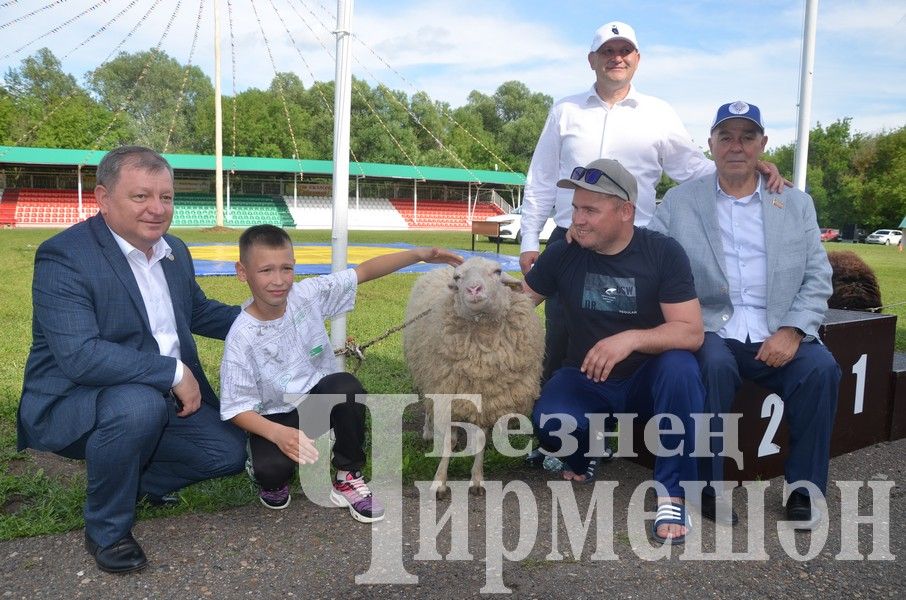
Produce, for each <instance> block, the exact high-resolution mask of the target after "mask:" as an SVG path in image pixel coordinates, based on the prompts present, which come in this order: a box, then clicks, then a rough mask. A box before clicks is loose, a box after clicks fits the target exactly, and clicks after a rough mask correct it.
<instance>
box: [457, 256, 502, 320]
mask: <svg viewBox="0 0 906 600" xmlns="http://www.w3.org/2000/svg"><path fill="white" fill-rule="evenodd" d="M513 283H518V280H516V279H515V278H513V277H511V276H510V275H508V274H507V273H505V272H503V269H501V267H500V264H499V263H497V262H495V261H493V260H489V259H487V258H481V257H473V258H470V259H469V260H467V261H465V262H464V263H462V264H461V265H459V266H458V267H456V268H455V269H454V270H453V278H452V280H451V281H450V283H449V284H448V286H449V288H450V290H451V291H452V292H453V308H454V310H455V311H456V314H457V315H458V316H460V317H462V318H464V319H480V318H481V317H482V316H484V315H491V316H496V315H499V314H502V313H503V312H505V311H506V310H507V309H508V308H509V304H510V292H509V290H508V289H506V286H507V285H508V284H513Z"/></svg>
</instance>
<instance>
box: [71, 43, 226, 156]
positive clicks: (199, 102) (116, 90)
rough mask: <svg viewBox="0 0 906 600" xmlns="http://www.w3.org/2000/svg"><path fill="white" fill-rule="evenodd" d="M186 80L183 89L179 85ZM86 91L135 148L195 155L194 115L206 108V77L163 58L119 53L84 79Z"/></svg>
mask: <svg viewBox="0 0 906 600" xmlns="http://www.w3.org/2000/svg"><path fill="white" fill-rule="evenodd" d="M184 78H185V83H183V80H184ZM86 80H87V85H88V88H89V90H90V91H91V92H93V93H94V94H95V95H96V97H97V98H98V100H99V101H100V102H101V104H102V105H103V106H105V107H106V108H107V109H108V110H110V111H113V112H114V113H116V114H117V115H118V119H123V120H124V121H125V122H126V123H127V124H128V125H129V126H131V127H132V128H133V129H134V130H135V139H134V141H135V142H136V143H140V144H144V145H147V146H150V147H152V148H157V149H163V148H164V147H165V145H166V144H167V140H168V139H169V146H168V150H169V151H170V152H191V151H197V150H198V147H197V145H196V142H195V140H196V130H195V129H196V126H197V123H198V120H197V118H196V113H197V111H198V110H199V107H200V106H203V105H205V104H211V103H212V102H213V98H214V88H213V86H212V85H211V81H210V80H209V79H208V77H207V75H205V74H204V72H203V71H202V70H201V69H200V68H198V67H197V66H192V67H189V68H186V66H184V65H181V64H180V63H179V62H178V61H176V60H175V59H173V58H171V57H169V56H168V55H167V54H166V53H165V52H161V51H159V50H150V51H146V52H136V53H134V54H128V53H125V52H123V53H120V54H119V55H118V56H117V57H116V58H114V59H113V60H111V61H109V62H107V63H104V64H103V65H101V66H100V67H98V68H96V69H95V70H93V71H91V72H90V73H88V75H87V77H86Z"/></svg>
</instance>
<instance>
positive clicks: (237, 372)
mask: <svg viewBox="0 0 906 600" xmlns="http://www.w3.org/2000/svg"><path fill="white" fill-rule="evenodd" d="M356 287H357V279H356V274H355V269H346V270H345V271H340V272H338V273H332V274H330V275H322V276H320V277H311V278H309V279H303V280H302V281H297V282H296V283H294V284H293V287H292V288H290V291H289V294H288V296H287V302H286V312H284V313H283V316H282V317H280V318H279V319H273V320H271V321H259V320H258V319H256V318H255V317H253V316H252V315H250V314H249V313H248V311H246V310H244V309H245V308H246V307H248V305H249V304H251V300H247V301H246V302H245V303H244V304H243V305H242V307H243V310H242V312H240V313H239V316H238V317H236V320H235V321H234V322H233V326H232V327H230V332H229V333H228V334H227V337H226V340H225V341H224V344H223V362H222V363H221V364H220V418H221V419H223V420H224V421H226V420H227V419H231V418H233V417H235V416H236V415H238V414H239V413H242V412H246V411H254V412H256V413H258V414H259V415H270V414H274V413H285V412H289V411H292V410H295V408H296V406H294V405H292V404H290V403H288V402H287V401H286V400H285V399H284V396H283V395H284V394H304V393H306V392H308V391H309V390H311V388H313V387H314V386H315V384H317V383H318V382H319V381H320V380H321V379H323V378H324V377H325V376H327V375H330V374H331V373H335V372H336V370H337V369H336V367H337V362H336V359H335V357H334V354H333V347H332V346H331V345H330V338H329V337H328V335H327V328H326V327H325V326H324V320H325V319H328V318H330V317H334V316H336V315H339V314H342V313H345V312H348V311H350V310H352V308H353V306H354V305H355V296H356Z"/></svg>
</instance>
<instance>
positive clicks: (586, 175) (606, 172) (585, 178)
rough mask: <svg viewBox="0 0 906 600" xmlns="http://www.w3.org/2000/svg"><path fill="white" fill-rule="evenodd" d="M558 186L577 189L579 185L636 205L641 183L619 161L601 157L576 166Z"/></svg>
mask: <svg viewBox="0 0 906 600" xmlns="http://www.w3.org/2000/svg"><path fill="white" fill-rule="evenodd" d="M557 187H560V188H566V189H576V188H577V187H580V188H583V189H586V190H589V191H591V192H597V193H599V194H607V195H609V196H616V197H617V198H622V199H623V200H626V201H628V202H631V203H632V204H633V205H635V202H636V200H637V199H638V197H639V184H638V183H637V182H636V180H635V177H634V176H633V175H632V173H630V172H629V171H627V170H626V167H624V166H623V165H621V164H620V163H619V162H618V161H615V160H613V159H610V158H599V159H597V160H593V161H591V162H590V163H588V165H587V166H585V167H576V168H575V169H573V172H572V174H571V175H570V176H569V178H568V179H561V180H560V181H558V182H557Z"/></svg>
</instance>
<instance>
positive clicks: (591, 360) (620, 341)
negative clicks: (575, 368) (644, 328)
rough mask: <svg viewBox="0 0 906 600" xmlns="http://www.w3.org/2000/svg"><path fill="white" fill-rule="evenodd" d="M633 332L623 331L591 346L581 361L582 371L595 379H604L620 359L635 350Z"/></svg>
mask: <svg viewBox="0 0 906 600" xmlns="http://www.w3.org/2000/svg"><path fill="white" fill-rule="evenodd" d="M635 347H636V342H635V332H633V331H632V330H629V331H623V332H621V333H617V334H615V335H611V336H609V337H606V338H604V339H603V340H601V341H600V342H598V343H597V344H595V345H594V346H592V347H591V350H589V351H588V354H586V355H585V360H583V361H582V368H581V370H582V372H583V373H585V375H586V376H587V377H588V378H589V379H591V380H593V381H595V382H600V381H605V380H606V379H607V377H608V376H609V375H610V372H611V371H613V368H614V367H615V366H616V365H617V363H619V362H620V361H622V360H624V359H625V358H626V357H627V356H629V355H630V354H632V351H633V350H635Z"/></svg>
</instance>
